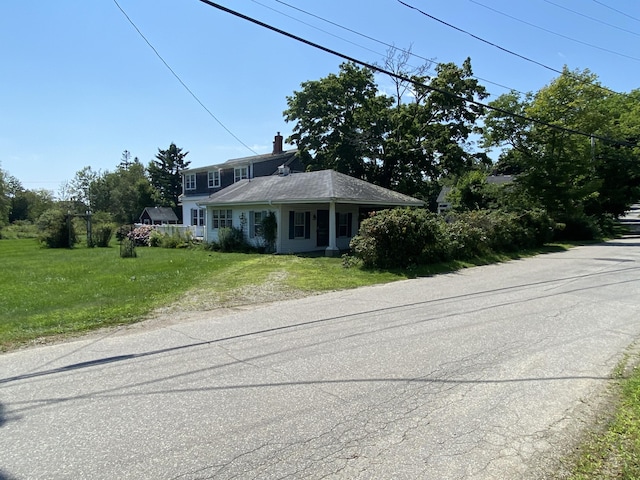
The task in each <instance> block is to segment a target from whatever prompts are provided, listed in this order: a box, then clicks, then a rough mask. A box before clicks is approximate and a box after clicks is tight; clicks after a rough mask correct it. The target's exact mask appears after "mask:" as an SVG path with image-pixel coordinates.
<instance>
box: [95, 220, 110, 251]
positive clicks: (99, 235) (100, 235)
mask: <svg viewBox="0 0 640 480" xmlns="http://www.w3.org/2000/svg"><path fill="white" fill-rule="evenodd" d="M114 231H115V225H114V224H112V223H101V224H99V225H96V226H95V227H93V231H92V233H91V237H92V240H93V244H94V245H95V246H97V247H108V246H109V244H110V243H111V238H113V232H114Z"/></svg>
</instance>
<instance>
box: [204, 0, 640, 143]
mask: <svg viewBox="0 0 640 480" xmlns="http://www.w3.org/2000/svg"><path fill="white" fill-rule="evenodd" d="M199 1H200V2H201V3H204V4H206V5H208V6H210V7H212V8H215V9H217V10H220V11H223V12H225V13H228V14H230V15H233V16H235V17H237V18H240V19H242V20H246V21H248V22H250V23H253V24H255V25H258V26H260V27H263V28H265V29H267V30H271V31H272V32H275V33H278V34H280V35H283V36H285V37H288V38H290V39H292V40H296V41H298V42H300V43H303V44H305V45H308V46H310V47H313V48H315V49H318V50H321V51H323V52H325V53H329V54H331V55H334V56H337V57H339V58H342V59H343V60H346V61H348V62H352V63H354V64H357V65H360V66H363V67H365V68H368V69H370V70H373V71H377V72H380V73H383V74H385V75H389V76H391V77H394V78H397V79H399V80H402V81H404V82H408V83H411V84H413V85H415V86H419V87H422V88H425V89H427V90H429V91H432V92H438V93H440V94H442V95H446V96H448V97H451V98H455V99H457V100H461V101H463V102H465V103H467V104H472V105H476V106H479V107H482V108H486V109H488V110H492V111H495V112H498V113H502V114H504V115H507V116H510V117H514V118H519V119H521V120H525V121H527V122H532V123H535V124H538V125H542V126H546V127H549V128H552V129H554V130H558V131H561V132H565V133H570V134H574V135H579V136H583V137H587V138H595V139H598V140H602V141H605V142H607V143H612V144H617V145H623V146H633V145H634V144H632V143H630V142H627V141H620V140H615V139H612V138H609V137H604V136H601V135H596V134H593V133H587V132H583V131H580V130H576V129H573V128H568V127H563V126H561V125H556V124H553V123H550V122H547V121H545V120H540V119H537V118H533V117H528V116H526V115H522V114H519V113H515V112H511V111H509V110H505V109H503V108H499V107H496V106H493V105H489V104H486V103H483V102H480V101H478V100H473V99H468V98H464V97H461V96H459V95H457V94H455V93H452V92H450V91H447V90H444V89H442V88H437V87H434V86H431V85H427V84H424V83H421V82H418V81H417V80H415V79H412V78H409V77H407V76H404V75H400V74H397V73H394V72H391V71H389V70H386V69H384V68H382V67H380V66H378V65H374V64H371V63H368V62H364V61H362V60H358V59H357V58H355V57H352V56H349V55H346V54H344V53H341V52H338V51H336V50H333V49H331V48H328V47H325V46H323V45H320V44H318V43H315V42H312V41H311V40H307V39H305V38H302V37H300V36H298V35H295V34H293V33H290V32H287V31H285V30H282V29H280V28H278V27H274V26H273V25H270V24H268V23H265V22H263V21H261V20H258V19H255V18H253V17H250V16H248V15H245V14H243V13H240V12H238V11H236V10H232V9H230V8H228V7H225V6H223V5H220V4H218V3H215V2H213V1H211V0H199Z"/></svg>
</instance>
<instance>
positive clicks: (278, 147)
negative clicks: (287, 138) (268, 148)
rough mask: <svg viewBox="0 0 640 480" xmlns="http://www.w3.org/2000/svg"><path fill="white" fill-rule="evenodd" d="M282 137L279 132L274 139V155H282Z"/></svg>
mask: <svg viewBox="0 0 640 480" xmlns="http://www.w3.org/2000/svg"><path fill="white" fill-rule="evenodd" d="M282 152H283V150H282V135H280V132H278V134H277V135H276V136H275V137H274V138H273V152H272V153H273V155H278V154H279V153H282Z"/></svg>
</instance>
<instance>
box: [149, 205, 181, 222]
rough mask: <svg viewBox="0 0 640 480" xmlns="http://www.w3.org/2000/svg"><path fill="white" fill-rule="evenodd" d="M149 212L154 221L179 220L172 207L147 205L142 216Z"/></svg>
mask: <svg viewBox="0 0 640 480" xmlns="http://www.w3.org/2000/svg"><path fill="white" fill-rule="evenodd" d="M144 212H147V213H148V214H149V218H150V219H151V220H152V221H158V222H177V221H178V217H177V216H176V213H175V212H174V211H173V209H171V208H170V207H146V208H145V209H144V210H143V211H142V214H141V215H140V217H142V215H143V214H144Z"/></svg>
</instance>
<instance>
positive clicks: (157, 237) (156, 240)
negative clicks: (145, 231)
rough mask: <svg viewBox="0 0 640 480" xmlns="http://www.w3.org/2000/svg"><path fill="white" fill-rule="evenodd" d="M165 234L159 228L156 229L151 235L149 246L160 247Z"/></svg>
mask: <svg viewBox="0 0 640 480" xmlns="http://www.w3.org/2000/svg"><path fill="white" fill-rule="evenodd" d="M163 238H164V235H163V234H162V233H160V232H159V231H157V230H154V231H153V232H151V234H150V235H149V246H150V247H160V246H161V245H162V239H163Z"/></svg>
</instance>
